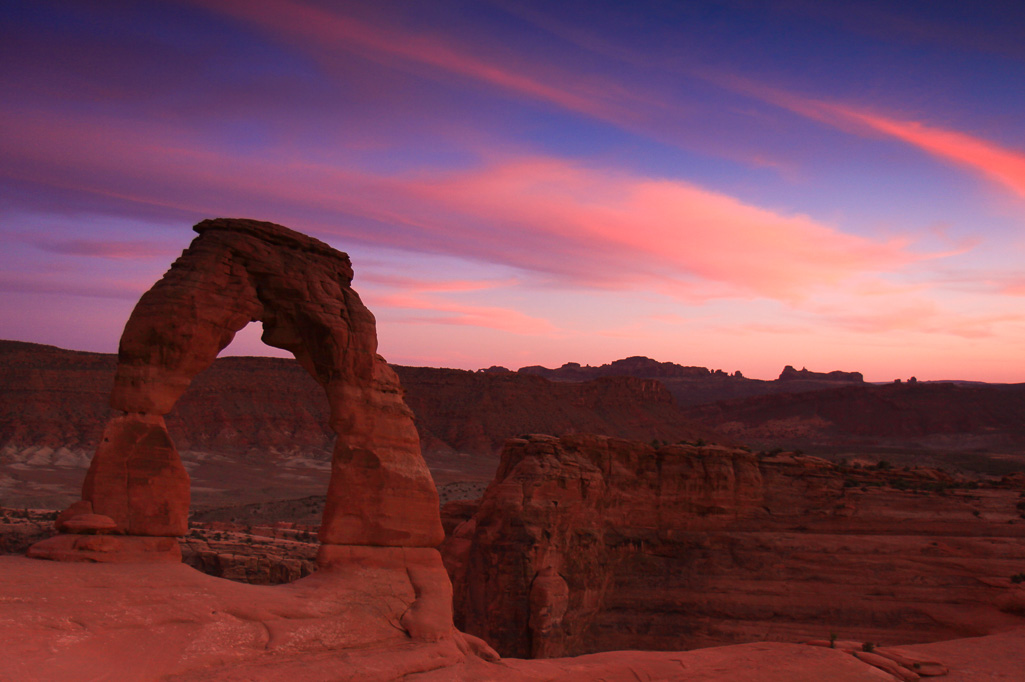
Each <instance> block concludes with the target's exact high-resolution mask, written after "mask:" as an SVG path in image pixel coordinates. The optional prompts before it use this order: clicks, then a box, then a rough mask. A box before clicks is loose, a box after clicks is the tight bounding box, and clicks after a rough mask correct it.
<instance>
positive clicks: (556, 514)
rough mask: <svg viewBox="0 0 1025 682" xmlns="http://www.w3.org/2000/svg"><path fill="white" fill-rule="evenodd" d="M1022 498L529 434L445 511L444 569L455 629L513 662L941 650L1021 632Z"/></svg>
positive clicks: (686, 449)
mask: <svg viewBox="0 0 1025 682" xmlns="http://www.w3.org/2000/svg"><path fill="white" fill-rule="evenodd" d="M1018 501H1019V500H1018V491H1017V490H1009V489H1006V488H1002V487H986V488H977V487H973V485H971V484H969V483H968V482H966V481H963V480H958V479H955V478H953V477H950V476H949V475H944V474H942V473H940V472H936V471H931V470H909V471H902V470H900V471H890V470H875V469H873V470H865V469H844V468H842V467H839V466H837V465H833V464H830V463H829V462H826V461H824V460H821V459H818V458H815V457H808V456H795V455H791V454H781V455H778V456H772V457H760V458H759V457H756V456H755V455H752V454H750V453H747V452H744V451H742V450H730V449H727V448H720V447H714V448H713V447H709V448H697V447H693V446H670V447H663V448H659V449H657V450H656V449H654V448H652V447H650V446H648V445H646V444H643V443H633V442H628V441H621V440H616V439H609V438H599V437H588V436H572V437H570V436H567V437H563V438H560V439H555V438H551V437H547V436H531V437H530V438H529V439H527V440H512V441H510V442H509V445H508V446H507V448H506V450H505V452H503V458H502V465H501V467H500V470H499V473H498V475H497V477H496V479H495V481H494V482H493V483H492V484H491V486H489V488H488V490H487V492H486V493H485V495H484V498H483V499H482V500H481V502H480V504H479V507H477V509H476V510H473V508H472V505H469V504H466V503H463V504H461V505H459V507H460V508H458V509H457V508H456V506H455V505H452V506H451V507H450V508H446V512H447V513H446V514H444V516H445V517H446V519H447V520H446V525H447V526H449V527H452V526H454V529H453V530H452V531H451V535H450V537H449V539H448V540H446V543H445V544H444V545H443V547H442V553H443V555H444V557H445V561H446V566H447V567H448V569H449V571H450V574H451V576H452V579H453V583H454V585H455V594H456V623H457V625H459V627H461V628H463V629H465V630H466V631H468V632H471V633H473V634H476V635H478V636H480V637H483V638H484V639H485V640H487V641H488V642H489V643H491V644H492V645H493V646H495V647H496V649H498V650H499V652H500V653H502V654H503V655H507V656H529V655H542V656H553V655H555V656H561V655H577V654H583V653H589V652H593V651H604V650H616V649H663V650H670V649H689V648H694V647H701V646H713V645H721V644H729V643H736V642H743V641H751V640H757V639H775V640H781V641H794V640H798V639H807V638H812V637H823V636H824V635H825V634H827V633H829V632H830V631H833V632H838V633H840V634H841V635H842V636H844V637H846V638H850V639H853V638H860V641H862V642H864V641H872V642H877V643H884V644H893V643H900V642H910V641H926V640H939V639H944V638H950V637H958V636H969V635H977V634H983V633H986V632H993V631H997V630H999V629H1001V628H1006V627H1010V626H1013V625H1014V624H1016V623H1017V624H1021V623H1022V622H1023V621H1022V620H1021V615H1019V611H1021V612H1023V613H1025V609H1021V608H1020V607H1019V606H1016V605H1015V604H1016V602H1014V600H1013V594H1012V593H1015V589H1016V586H1014V585H1013V584H1012V582H1011V579H1010V578H1011V576H1012V575H1015V574H1016V573H1018V572H1020V570H1021V568H1020V567H1021V566H1025V523H1022V522H1021V519H1020V518H1019V511H1018V509H1017V507H1016V504H1017V503H1018ZM460 518H461V519H464V520H463V522H462V523H458V522H459V519H460ZM457 523H458V525H456V524H457ZM563 586H565V587H563Z"/></svg>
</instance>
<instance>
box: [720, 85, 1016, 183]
mask: <svg viewBox="0 0 1025 682" xmlns="http://www.w3.org/2000/svg"><path fill="white" fill-rule="evenodd" d="M705 76H706V77H707V78H708V79H709V80H712V81H713V82H717V83H719V84H721V85H724V86H725V87H728V88H730V89H734V90H737V91H740V92H744V93H746V94H749V95H751V96H754V97H757V98H759V99H762V100H764V101H767V102H771V103H773V104H776V105H778V106H781V107H784V108H786V109H789V110H791V111H793V112H795V113H798V114H801V115H802V116H807V117H808V118H811V119H814V120H816V121H820V122H822V123H826V124H828V125H831V126H834V127H837V128H840V129H841V130H845V131H847V132H850V133H854V134H860V135H884V136H887V137H891V138H894V139H897V140H900V141H901V142H904V143H906V144H909V145H912V146H913V147H917V148H918V149H921V150H922V151H924V152H927V153H928V154H931V155H932V156H935V157H937V158H940V159H943V160H944V161H948V162H952V163H955V164H957V165H960V166H962V167H964V168H967V169H969V170H972V171H974V172H976V173H978V174H980V175H981V176H983V177H985V178H986V179H988V180H990V181H991V182H994V183H996V184H998V185H1001V186H1003V188H1004V189H1007V190H1010V191H1011V192H1013V193H1014V194H1016V195H1017V196H1018V197H1020V198H1022V199H1025V150H1021V149H1015V148H1011V147H1006V146H1003V145H1000V144H998V143H996V142H993V141H991V140H986V139H983V138H981V137H978V136H975V135H971V134H969V133H965V132H962V131H958V130H951V129H947V128H943V127H940V126H937V125H932V124H928V123H923V122H921V121H915V120H906V119H903V118H899V117H894V116H887V115H883V114H879V113H875V112H872V111H869V110H868V109H865V108H859V107H857V106H851V105H847V104H842V103H838V102H831V101H826V100H820V99H815V98H812V97H805V96H802V95H797V94H794V93H791V92H785V91H783V90H778V89H774V88H771V87H768V86H765V85H763V84H758V83H754V82H752V81H750V80H748V79H745V78H742V77H739V76H736V75H724V74H721V73H720V74H706V75H705Z"/></svg>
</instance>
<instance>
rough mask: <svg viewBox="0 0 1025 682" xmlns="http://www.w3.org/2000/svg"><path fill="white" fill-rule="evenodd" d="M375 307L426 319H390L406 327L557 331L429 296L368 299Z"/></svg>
mask: <svg viewBox="0 0 1025 682" xmlns="http://www.w3.org/2000/svg"><path fill="white" fill-rule="evenodd" d="M367 298H368V299H369V300H371V301H372V302H373V303H374V305H375V306H377V307H380V308H390V309H398V310H417V311H424V312H429V313H432V314H430V315H401V316H398V317H396V316H394V315H390V317H391V318H392V319H393V320H396V321H399V322H404V323H407V324H449V325H461V326H470V327H484V328H487V329H497V330H499V331H504V332H510V333H513V334H522V335H551V334H553V333H555V332H556V331H558V330H557V328H556V327H555V326H554V325H553V324H552V323H551V322H549V321H548V320H544V319H541V318H537V317H532V316H530V315H527V314H525V313H522V312H520V311H518V310H513V309H511V308H501V307H495V306H474V305H466V304H460V303H456V302H453V301H449V300H440V299H438V298H433V297H429V296H422V295H421V296H417V295H411V294H408V293H398V294H385V295H372V296H368V297H367Z"/></svg>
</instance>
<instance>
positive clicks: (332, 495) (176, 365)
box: [82, 219, 442, 547]
mask: <svg viewBox="0 0 1025 682" xmlns="http://www.w3.org/2000/svg"><path fill="white" fill-rule="evenodd" d="M195 230H196V232H198V233H199V236H198V237H197V238H196V239H195V240H194V241H193V243H192V245H191V246H190V247H189V248H188V249H187V250H186V251H185V252H184V253H183V254H182V256H181V257H180V258H179V259H178V260H177V261H175V263H174V264H173V265H172V266H171V269H170V270H169V271H168V272H167V273H166V274H165V275H164V277H163V278H162V279H161V280H160V281H159V282H157V283H156V284H155V285H154V286H153V287H152V288H151V289H150V290H149V291H147V292H146V293H145V294H144V295H143V296H142V298H141V299H140V300H139V303H138V304H137V305H136V307H135V310H134V311H133V313H132V315H131V317H130V318H129V320H128V323H127V324H126V325H125V330H124V333H123V334H122V337H121V345H120V349H119V352H118V366H117V373H116V375H115V378H114V387H113V390H112V393H111V406H112V407H113V408H114V409H115V410H118V411H120V413H121V414H120V415H118V416H115V417H114V418H112V419H111V420H110V421H109V422H108V423H107V427H106V428H105V429H104V433H103V437H102V442H101V443H100V446H99V448H98V449H97V451H96V455H95V456H94V457H93V460H92V464H91V465H90V468H89V472H88V474H87V476H86V481H85V484H84V485H83V492H82V496H83V500H84V501H87V502H89V503H91V505H92V511H93V512H94V513H96V514H101V515H104V516H109V517H110V518H112V519H113V520H114V522H115V523H116V524H117V528H118V530H119V531H120V532H122V533H127V534H130V535H139V536H174V535H182V534H184V533H185V532H186V530H187V513H188V507H189V479H188V475H187V473H186V472H185V469H184V467H182V465H181V462H180V461H179V458H178V453H177V451H176V450H175V447H174V444H173V443H172V441H171V438H170V436H169V435H168V433H167V428H166V426H165V423H164V419H163V415H165V414H167V413H168V412H169V411H170V410H171V408H172V407H173V406H174V404H175V403H176V402H177V401H178V399H179V397H181V395H182V393H183V392H184V391H185V390H186V389H187V388H188V386H189V384H190V382H191V381H192V378H193V377H194V376H195V375H196V374H198V373H199V372H201V371H202V370H204V369H206V368H207V367H208V366H209V365H210V364H211V363H212V362H213V360H214V358H215V357H216V356H217V353H218V352H220V351H221V350H222V349H223V348H224V347H225V346H227V345H228V343H230V342H231V339H232V338H233V337H234V334H235V332H236V331H238V330H239V329H241V328H242V327H244V326H245V325H246V324H248V323H249V322H250V321H253V320H259V321H261V322H262V323H263V328H264V333H263V340H264V341H265V342H266V343H268V344H269V345H272V346H275V347H278V348H283V349H286V350H288V351H290V352H291V353H293V355H295V357H296V359H297V360H298V361H299V363H300V364H301V365H302V366H303V367H304V368H305V369H306V370H307V371H308V372H309V373H310V374H311V375H312V376H313V377H314V378H315V379H316V380H317V382H318V383H320V385H321V386H322V387H323V388H324V391H325V392H326V393H327V401H328V404H329V406H330V419H329V423H330V425H331V428H332V430H334V431H335V433H337V434H338V438H337V441H336V443H335V449H334V456H333V460H332V471H331V480H330V483H329V486H328V494H327V503H326V506H325V511H324V520H323V524H322V525H321V529H320V538H321V541H322V542H324V543H326V544H331V545H346V544H352V545H369V546H400V547H402V546H406V547H431V546H434V545H436V544H437V543H438V542H440V540H441V538H442V528H441V523H440V520H439V517H438V509H437V505H438V496H437V492H436V490H435V488H434V483H433V481H432V480H431V477H430V474H429V473H428V471H427V467H426V465H425V464H424V462H423V459H422V457H421V456H420V449H419V441H418V438H417V433H416V429H415V427H414V425H413V419H412V413H411V412H410V411H409V409H408V408H407V407H406V405H405V404H404V403H403V401H402V392H401V388H400V387H399V382H398V378H397V377H396V376H395V373H394V372H393V371H392V370H391V368H389V367H388V365H387V364H386V363H385V362H384V360H383V358H381V357H380V356H379V355H377V352H376V351H377V335H376V330H375V322H374V316H373V315H372V314H371V313H370V311H369V310H368V309H367V308H366V307H365V306H364V305H363V303H362V302H361V301H360V299H359V296H358V295H357V294H356V292H355V291H353V289H352V288H351V286H350V284H351V281H352V268H351V266H350V264H349V259H348V256H346V255H345V254H343V253H341V252H338V251H335V250H334V249H332V248H331V247H330V246H328V245H327V244H324V243H322V242H319V241H317V240H315V239H312V238H310V237H307V236H305V235H302V234H299V233H297V232H293V231H291V230H288V229H287V228H283V227H281V226H279V225H273V224H271V223H262V222H257V221H252V220H225V219H218V220H206V221H203V222H201V223H199V224H198V225H196V227H195Z"/></svg>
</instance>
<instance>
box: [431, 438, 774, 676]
mask: <svg viewBox="0 0 1025 682" xmlns="http://www.w3.org/2000/svg"><path fill="white" fill-rule="evenodd" d="M761 497H762V483H761V474H760V471H759V468H758V462H757V460H756V458H755V456H754V455H753V454H750V453H747V452H744V451H742V450H736V449H729V448H724V447H718V446H709V447H701V448H697V447H690V446H668V447H663V448H659V449H657V450H656V449H655V448H652V447H650V446H647V445H644V444H642V443H636V442H632V441H624V440H619V439H614V438H606V437H598V436H587V435H580V436H564V437H562V438H553V437H551V436H530V437H528V438H525V439H512V440H510V441H509V442H508V443H507V445H506V449H505V451H504V452H503V453H502V463H501V465H500V467H499V471H498V474H497V475H496V477H495V481H494V482H493V483H492V484H491V486H489V487H488V490H487V492H486V493H485V495H484V498H483V500H482V502H481V504H480V508H479V510H478V511H477V512H476V514H474V516H473V518H472V519H470V520H469V521H467V522H465V523H463V524H462V525H460V526H459V527H458V528H456V529H455V530H454V532H453V533H452V536H451V537H450V538H449V539H448V540H447V541H446V544H445V546H444V547H443V554H444V556H445V559H446V562H447V566H448V568H449V572H450V574H451V575H452V578H453V582H454V583H455V585H456V612H457V615H458V617H457V623H458V624H459V625H460V627H461V628H462V629H464V630H466V631H468V632H471V633H474V634H476V635H477V636H479V637H482V638H484V639H485V640H487V641H488V642H490V643H492V644H493V645H494V646H495V647H496V648H497V649H499V651H500V652H502V654H503V655H506V656H517V657H526V656H560V655H575V654H580V653H589V652H591V651H594V650H600V649H595V648H592V647H594V646H599V647H603V648H604V645H603V644H602V643H601V641H602V640H601V637H599V636H598V632H599V630H600V627H601V625H600V622H599V621H600V618H601V616H602V613H603V611H604V610H605V609H606V608H607V605H608V602H609V601H610V599H609V592H610V591H616V590H619V589H621V587H622V586H621V585H617V579H618V578H619V577H621V571H622V570H623V569H624V562H625V561H628V560H629V559H631V558H633V557H635V556H636V555H638V554H641V555H643V554H644V553H646V552H652V551H656V552H657V551H658V550H659V548H662V547H664V546H665V545H666V544H667V543H668V544H670V545H671V544H673V543H674V542H675V538H676V537H678V536H679V534H680V533H685V532H687V531H693V530H695V529H697V528H711V527H714V526H715V525H717V524H718V525H722V524H725V523H726V522H728V521H729V520H731V519H735V518H737V517H740V516H744V515H749V514H752V513H753V512H754V511H755V510H756V509H758V508H759V507H760V505H761ZM654 584H656V583H653V585H654ZM653 585H652V586H653ZM652 586H649V587H652ZM652 596H653V597H654V595H652Z"/></svg>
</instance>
